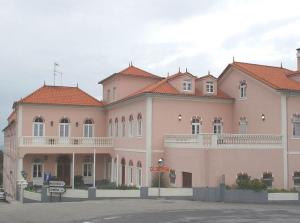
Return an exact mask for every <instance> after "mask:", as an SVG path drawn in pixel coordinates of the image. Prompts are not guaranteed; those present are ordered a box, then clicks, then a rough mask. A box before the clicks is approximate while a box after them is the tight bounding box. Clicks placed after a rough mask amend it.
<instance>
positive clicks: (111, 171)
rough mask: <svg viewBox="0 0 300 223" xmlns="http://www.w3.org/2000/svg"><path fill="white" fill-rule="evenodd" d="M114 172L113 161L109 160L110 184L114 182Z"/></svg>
mask: <svg viewBox="0 0 300 223" xmlns="http://www.w3.org/2000/svg"><path fill="white" fill-rule="evenodd" d="M114 171H115V168H114V159H113V158H111V168H110V182H113V181H114V178H115V177H114V173H115V172H114Z"/></svg>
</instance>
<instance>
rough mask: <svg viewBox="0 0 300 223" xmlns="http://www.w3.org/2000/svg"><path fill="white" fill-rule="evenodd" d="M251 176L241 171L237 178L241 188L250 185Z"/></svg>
mask: <svg viewBox="0 0 300 223" xmlns="http://www.w3.org/2000/svg"><path fill="white" fill-rule="evenodd" d="M250 178H251V177H250V176H248V174H247V173H239V174H238V175H237V178H236V184H237V186H238V188H239V189H247V188H248V187H249V182H250Z"/></svg>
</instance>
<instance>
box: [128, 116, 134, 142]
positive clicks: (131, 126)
mask: <svg viewBox="0 0 300 223" xmlns="http://www.w3.org/2000/svg"><path fill="white" fill-rule="evenodd" d="M133 122H134V119H133V117H132V119H130V117H129V126H128V127H129V128H128V136H129V137H133V129H134V123H133Z"/></svg>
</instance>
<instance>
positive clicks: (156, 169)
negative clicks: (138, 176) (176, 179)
mask: <svg viewBox="0 0 300 223" xmlns="http://www.w3.org/2000/svg"><path fill="white" fill-rule="evenodd" d="M150 171H151V172H161V173H168V172H170V168H169V167H167V166H152V167H150Z"/></svg>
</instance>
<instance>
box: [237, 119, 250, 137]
mask: <svg viewBox="0 0 300 223" xmlns="http://www.w3.org/2000/svg"><path fill="white" fill-rule="evenodd" d="M247 133H248V122H247V120H246V119H245V118H240V121H239V134H247Z"/></svg>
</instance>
